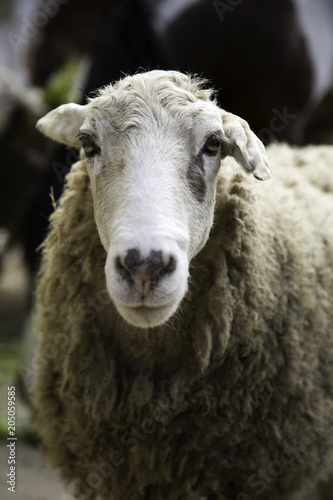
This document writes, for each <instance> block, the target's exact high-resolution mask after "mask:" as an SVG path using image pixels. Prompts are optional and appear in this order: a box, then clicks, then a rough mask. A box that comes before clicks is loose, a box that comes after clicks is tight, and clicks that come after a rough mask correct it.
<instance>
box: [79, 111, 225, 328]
mask: <svg viewBox="0 0 333 500" xmlns="http://www.w3.org/2000/svg"><path fill="white" fill-rule="evenodd" d="M121 106H122V104H121V103H119V102H118V103H114V107H112V108H109V109H108V110H107V111H105V113H104V112H103V113H100V111H99V113H98V115H99V116H98V117H97V116H96V117H95V114H94V110H93V109H92V110H91V113H89V112H88V113H87V116H86V119H85V122H84V124H83V126H82V127H81V130H80V136H81V138H82V139H83V143H82V144H83V146H84V147H85V148H86V151H87V156H88V157H87V160H86V162H87V168H88V173H89V176H90V179H91V188H92V194H93V199H94V210H95V219H96V223H97V227H98V231H99V234H100V238H101V241H102V243H103V246H104V248H105V250H106V251H107V254H108V255H107V260H106V266H105V274H106V282H107V287H108V290H109V293H110V295H111V298H112V299H113V301H114V303H115V305H116V307H117V308H118V311H119V312H120V314H121V315H122V316H123V317H124V319H125V320H127V321H128V322H129V323H131V324H134V325H135V326H139V327H142V328H147V327H153V326H157V325H160V324H162V323H164V322H165V321H166V320H168V318H169V317H170V316H171V315H172V314H173V313H174V312H175V311H176V309H177V308H178V305H179V303H180V302H181V300H182V299H183V297H184V295H185V293H186V291H187V281H188V274H189V271H188V269H189V262H190V260H191V259H192V257H193V256H194V255H195V254H196V253H197V252H198V251H199V250H200V249H201V248H202V247H203V246H204V244H205V243H206V241H207V238H208V234H209V230H210V228H211V225H212V220H213V210H214V201H215V190H216V178H217V172H218V168H219V164H220V153H219V149H218V148H217V152H216V154H212V155H209V154H206V153H205V151H204V146H205V144H206V142H207V139H208V138H209V137H211V136H213V137H215V138H216V141H217V146H218V140H219V139H218V137H219V135H221V134H222V132H221V125H222V121H221V117H220V113H219V111H218V109H217V108H216V107H215V106H213V105H212V104H210V103H203V102H197V103H188V104H187V105H186V106H184V109H182V116H181V118H179V119H178V120H177V119H175V117H174V115H173V112H174V111H175V110H173V109H172V107H170V110H168V109H162V110H159V109H155V110H154V112H153V113H152V112H151V111H149V110H145V112H144V113H142V114H143V116H142V117H140V116H137V117H136V124H135V125H132V126H130V127H129V128H127V129H126V130H122V131H121V130H117V129H116V128H115V127H113V126H112V125H111V124H112V123H114V122H115V120H114V119H113V113H116V110H117V109H119V107H121ZM147 107H148V104H147ZM147 114H148V115H149V114H150V118H149V121H147V116H144V115H147ZM141 121H142V123H141ZM89 141H91V142H89ZM91 143H93V145H94V147H95V148H96V150H97V153H96V154H94V155H92V156H91V157H90V158H89V155H90V154H91V152H90V151H91V150H92V146H91ZM213 146H214V144H213Z"/></svg>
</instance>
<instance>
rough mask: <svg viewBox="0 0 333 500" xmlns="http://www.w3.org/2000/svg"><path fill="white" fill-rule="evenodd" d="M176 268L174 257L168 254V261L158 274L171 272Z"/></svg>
mask: <svg viewBox="0 0 333 500" xmlns="http://www.w3.org/2000/svg"><path fill="white" fill-rule="evenodd" d="M175 269H176V259H175V258H174V257H172V256H169V258H168V261H167V263H166V264H164V266H163V267H162V268H161V269H160V271H159V276H164V275H165V274H171V273H173V272H174V271H175Z"/></svg>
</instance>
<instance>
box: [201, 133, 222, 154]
mask: <svg viewBox="0 0 333 500" xmlns="http://www.w3.org/2000/svg"><path fill="white" fill-rule="evenodd" d="M220 146H221V139H220V138H219V137H217V136H216V135H211V136H210V137H208V139H207V141H206V142H205V145H204V147H203V152H204V153H205V154H207V155H208V156H214V155H216V154H217V152H218V150H219V147H220Z"/></svg>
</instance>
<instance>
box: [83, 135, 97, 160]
mask: <svg viewBox="0 0 333 500" xmlns="http://www.w3.org/2000/svg"><path fill="white" fill-rule="evenodd" d="M81 146H82V148H83V149H84V152H85V153H86V156H87V157H88V158H91V157H92V156H94V155H95V154H96V153H98V151H99V148H98V146H96V144H95V143H94V142H93V141H92V140H91V139H82V140H81Z"/></svg>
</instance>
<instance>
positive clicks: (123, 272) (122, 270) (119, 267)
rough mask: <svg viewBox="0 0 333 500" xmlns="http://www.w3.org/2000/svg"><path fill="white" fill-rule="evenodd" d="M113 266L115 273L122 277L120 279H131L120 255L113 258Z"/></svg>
mask: <svg viewBox="0 0 333 500" xmlns="http://www.w3.org/2000/svg"><path fill="white" fill-rule="evenodd" d="M115 268H116V271H117V273H118V274H119V275H120V276H121V277H122V279H124V280H127V281H131V280H132V278H131V273H130V272H129V271H128V269H127V268H126V266H125V264H124V262H123V260H122V259H121V257H116V259H115Z"/></svg>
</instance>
